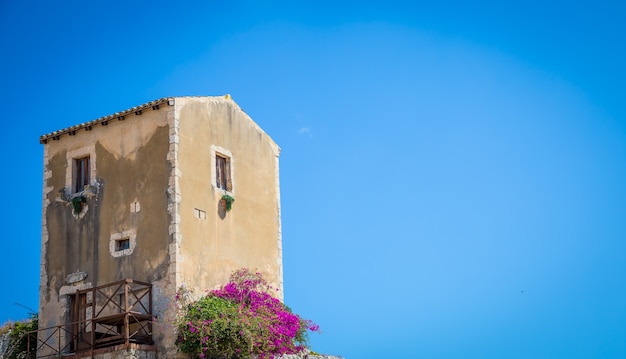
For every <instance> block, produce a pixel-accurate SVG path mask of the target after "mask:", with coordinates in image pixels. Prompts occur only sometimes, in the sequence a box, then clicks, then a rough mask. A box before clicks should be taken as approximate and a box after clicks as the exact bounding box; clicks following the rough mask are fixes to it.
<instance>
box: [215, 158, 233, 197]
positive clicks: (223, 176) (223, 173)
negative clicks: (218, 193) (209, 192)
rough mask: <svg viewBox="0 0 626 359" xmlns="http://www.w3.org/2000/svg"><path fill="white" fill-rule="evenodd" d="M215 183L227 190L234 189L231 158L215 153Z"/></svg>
mask: <svg viewBox="0 0 626 359" xmlns="http://www.w3.org/2000/svg"><path fill="white" fill-rule="evenodd" d="M215 185H216V186H217V188H221V189H223V190H226V191H229V192H230V191H232V189H233V180H232V178H231V173H230V158H229V157H226V156H224V155H222V154H219V153H216V154H215Z"/></svg>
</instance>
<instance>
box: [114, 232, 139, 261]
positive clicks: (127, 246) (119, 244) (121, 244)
mask: <svg viewBox="0 0 626 359" xmlns="http://www.w3.org/2000/svg"><path fill="white" fill-rule="evenodd" d="M135 247H137V234H136V233H135V231H132V230H131V231H124V232H120V233H114V234H112V235H111V239H110V240H109V252H110V253H111V255H112V256H113V257H114V258H119V257H122V256H129V255H131V254H133V252H134V251H135Z"/></svg>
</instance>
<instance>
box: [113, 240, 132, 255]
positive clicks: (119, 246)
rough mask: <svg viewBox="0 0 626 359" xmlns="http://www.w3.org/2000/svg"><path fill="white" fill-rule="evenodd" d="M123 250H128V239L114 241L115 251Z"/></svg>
mask: <svg viewBox="0 0 626 359" xmlns="http://www.w3.org/2000/svg"><path fill="white" fill-rule="evenodd" d="M125 249H130V239H129V238H121V239H116V240H115V251H117V252H119V251H123V250H125Z"/></svg>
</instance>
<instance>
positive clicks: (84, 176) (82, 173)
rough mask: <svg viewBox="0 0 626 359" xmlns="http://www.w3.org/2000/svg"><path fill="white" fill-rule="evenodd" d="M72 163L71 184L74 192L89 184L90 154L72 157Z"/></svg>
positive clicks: (83, 188) (80, 190)
mask: <svg viewBox="0 0 626 359" xmlns="http://www.w3.org/2000/svg"><path fill="white" fill-rule="evenodd" d="M73 165H74V169H73V172H74V175H73V180H72V184H73V189H74V193H78V192H82V191H84V190H85V186H87V185H89V184H91V173H90V168H91V158H90V156H84V157H80V158H74V161H73Z"/></svg>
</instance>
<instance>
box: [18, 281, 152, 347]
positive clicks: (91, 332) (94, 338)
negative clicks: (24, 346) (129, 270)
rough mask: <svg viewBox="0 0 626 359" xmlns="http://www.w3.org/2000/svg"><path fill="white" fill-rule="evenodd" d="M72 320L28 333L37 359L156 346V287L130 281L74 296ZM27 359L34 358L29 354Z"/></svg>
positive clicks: (82, 291) (91, 289)
mask: <svg viewBox="0 0 626 359" xmlns="http://www.w3.org/2000/svg"><path fill="white" fill-rule="evenodd" d="M70 311H71V312H70V316H71V320H70V321H68V323H66V324H64V325H59V326H56V327H51V328H43V329H38V330H37V331H36V332H31V333H28V350H27V353H31V351H32V350H31V348H32V346H33V345H35V346H36V352H37V358H50V357H59V356H66V355H71V354H79V353H84V352H91V356H92V357H93V352H94V350H96V349H100V348H107V347H113V346H116V347H118V346H120V345H122V347H126V348H128V347H129V346H130V345H131V344H143V345H153V344H154V342H153V340H152V318H153V317H152V285H151V284H150V283H145V282H140V281H136V280H132V279H126V280H122V281H119V282H114V283H110V284H106V285H102V286H99V287H94V288H89V289H85V290H80V291H77V292H76V293H74V294H72V295H71V296H70ZM27 358H29V359H30V358H31V357H30V356H28V354H27Z"/></svg>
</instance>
